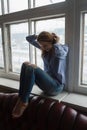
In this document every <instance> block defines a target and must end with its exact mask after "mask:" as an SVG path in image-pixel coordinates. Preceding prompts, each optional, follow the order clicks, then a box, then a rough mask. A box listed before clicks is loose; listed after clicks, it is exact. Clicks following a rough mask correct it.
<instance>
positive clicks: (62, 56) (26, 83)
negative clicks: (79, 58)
mask: <svg viewBox="0 0 87 130" xmlns="http://www.w3.org/2000/svg"><path fill="white" fill-rule="evenodd" d="M26 39H27V41H28V42H29V43H31V44H32V45H34V46H35V47H37V48H39V49H41V51H42V59H43V62H44V70H42V69H40V68H39V67H37V66H36V65H33V64H30V63H29V62H24V63H23V64H22V68H21V74H20V89H19V95H18V101H17V103H16V105H15V107H14V109H13V112H12V116H13V117H14V118H17V117H20V116H21V115H22V114H23V112H24V110H25V109H26V107H27V105H28V99H29V95H30V93H31V90H32V88H33V85H34V84H36V85H38V87H39V88H40V89H42V90H43V92H44V93H46V94H47V95H57V94H58V93H60V92H61V91H62V90H63V88H64V86H65V70H66V56H67V53H68V47H67V45H61V44H60V43H59V37H58V36H57V35H56V34H54V33H49V32H46V31H43V32H41V33H40V34H39V35H38V36H36V35H30V36H28V37H26Z"/></svg>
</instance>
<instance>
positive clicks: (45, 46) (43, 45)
mask: <svg viewBox="0 0 87 130" xmlns="http://www.w3.org/2000/svg"><path fill="white" fill-rule="evenodd" d="M38 44H39V46H40V47H41V49H42V50H43V51H50V50H51V49H52V46H53V44H52V43H51V42H42V41H41V42H39V43H38Z"/></svg>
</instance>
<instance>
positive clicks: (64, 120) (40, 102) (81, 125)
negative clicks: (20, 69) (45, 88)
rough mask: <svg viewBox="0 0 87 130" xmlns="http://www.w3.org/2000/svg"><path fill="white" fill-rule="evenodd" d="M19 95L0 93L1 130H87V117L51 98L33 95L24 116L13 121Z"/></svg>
mask: <svg viewBox="0 0 87 130" xmlns="http://www.w3.org/2000/svg"><path fill="white" fill-rule="evenodd" d="M17 98H18V96H17V94H15V93H13V94H5V93H0V130H87V116H86V115H83V114H81V113H79V112H78V111H76V110H74V109H72V108H70V107H68V106H67V105H64V104H62V103H59V102H58V101H56V100H53V99H50V98H44V97H41V96H35V95H31V96H30V99H29V105H28V107H27V109H26V110H25V112H24V114H23V116H21V117H20V118H18V119H13V118H12V116H11V112H12V109H13V107H14V105H15V103H16V101H17Z"/></svg>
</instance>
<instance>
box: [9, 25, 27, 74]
mask: <svg viewBox="0 0 87 130" xmlns="http://www.w3.org/2000/svg"><path fill="white" fill-rule="evenodd" d="M9 26H10V37H11V39H10V41H11V50H10V51H11V54H10V56H11V61H10V62H11V64H12V66H11V67H10V69H11V71H12V72H16V73H19V72H20V68H21V64H22V63H23V62H24V61H29V45H28V43H27V41H26V36H27V35H28V23H19V24H12V25H9Z"/></svg>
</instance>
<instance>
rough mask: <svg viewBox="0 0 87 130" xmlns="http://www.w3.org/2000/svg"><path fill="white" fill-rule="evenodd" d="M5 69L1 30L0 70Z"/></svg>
mask: <svg viewBox="0 0 87 130" xmlns="http://www.w3.org/2000/svg"><path fill="white" fill-rule="evenodd" d="M1 68H4V59H3V48H2V34H1V28H0V69H1Z"/></svg>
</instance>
